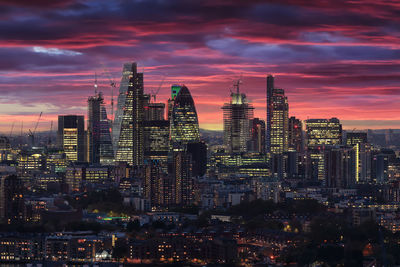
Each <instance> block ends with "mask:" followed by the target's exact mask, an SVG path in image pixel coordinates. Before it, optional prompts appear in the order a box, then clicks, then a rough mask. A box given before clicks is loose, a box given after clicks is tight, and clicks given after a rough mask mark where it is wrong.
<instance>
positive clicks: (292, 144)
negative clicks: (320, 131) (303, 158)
mask: <svg viewBox="0 0 400 267" xmlns="http://www.w3.org/2000/svg"><path fill="white" fill-rule="evenodd" d="M289 149H290V150H294V151H296V152H299V153H300V152H302V151H303V130H302V123H301V120H299V119H296V117H290V118H289Z"/></svg>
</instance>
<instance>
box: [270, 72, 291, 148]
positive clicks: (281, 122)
mask: <svg viewBox="0 0 400 267" xmlns="http://www.w3.org/2000/svg"><path fill="white" fill-rule="evenodd" d="M288 130H289V104H288V100H287V97H286V96H285V91H284V90H283V89H278V88H275V87H274V77H273V76H271V75H268V77H267V142H266V143H267V151H268V152H271V153H272V154H282V153H284V152H287V151H288V144H289V140H288V138H289V136H288Z"/></svg>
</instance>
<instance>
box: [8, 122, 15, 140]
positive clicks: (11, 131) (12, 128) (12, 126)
mask: <svg viewBox="0 0 400 267" xmlns="http://www.w3.org/2000/svg"><path fill="white" fill-rule="evenodd" d="M14 124H15V121H13V123H12V125H11V130H10V135H9V138H11V136H12V133H13V130H14Z"/></svg>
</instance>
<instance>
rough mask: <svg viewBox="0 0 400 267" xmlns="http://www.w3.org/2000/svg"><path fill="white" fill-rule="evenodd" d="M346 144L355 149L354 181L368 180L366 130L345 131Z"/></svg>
mask: <svg viewBox="0 0 400 267" xmlns="http://www.w3.org/2000/svg"><path fill="white" fill-rule="evenodd" d="M346 145H347V146H350V147H353V149H354V151H355V170H354V171H355V179H356V182H357V183H359V182H366V181H367V180H370V172H371V153H370V151H369V150H370V149H369V144H368V138H367V133H366V132H347V133H346Z"/></svg>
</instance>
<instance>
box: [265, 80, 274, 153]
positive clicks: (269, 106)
mask: <svg viewBox="0 0 400 267" xmlns="http://www.w3.org/2000/svg"><path fill="white" fill-rule="evenodd" d="M273 91H274V77H273V76H272V75H268V76H267V120H266V140H265V143H266V144H265V145H266V150H267V152H271V125H272V110H273V109H272V108H273V105H272V95H273Z"/></svg>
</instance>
